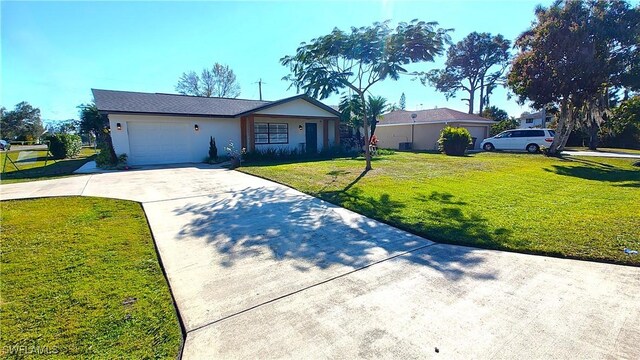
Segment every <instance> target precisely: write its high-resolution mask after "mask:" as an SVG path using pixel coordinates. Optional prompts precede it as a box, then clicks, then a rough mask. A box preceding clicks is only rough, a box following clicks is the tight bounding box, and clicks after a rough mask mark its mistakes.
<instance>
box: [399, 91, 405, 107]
mask: <svg viewBox="0 0 640 360" xmlns="http://www.w3.org/2000/svg"><path fill="white" fill-rule="evenodd" d="M398 106H399V107H400V109H401V110H405V109H406V108H407V97H406V96H405V95H404V93H402V95H400V102H399V103H398Z"/></svg>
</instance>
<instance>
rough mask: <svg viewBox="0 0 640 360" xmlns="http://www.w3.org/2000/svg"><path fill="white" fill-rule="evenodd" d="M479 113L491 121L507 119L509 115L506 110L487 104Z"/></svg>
mask: <svg viewBox="0 0 640 360" xmlns="http://www.w3.org/2000/svg"><path fill="white" fill-rule="evenodd" d="M480 115H482V117H485V118H487V119H491V120H493V121H502V120H508V119H509V115H508V114H507V112H506V111H504V110H502V109H499V108H498V107H496V106H489V107H487V108H485V109H484V110H482V113H481V114H480Z"/></svg>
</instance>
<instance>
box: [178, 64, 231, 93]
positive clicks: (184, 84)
mask: <svg viewBox="0 0 640 360" xmlns="http://www.w3.org/2000/svg"><path fill="white" fill-rule="evenodd" d="M176 91H177V92H179V93H180V94H183V95H193V96H205V97H228V98H237V97H238V96H240V85H239V84H238V82H237V80H236V74H235V73H234V72H233V70H232V69H231V68H230V67H229V66H228V65H222V64H219V63H215V64H214V65H213V66H212V67H211V69H207V68H204V69H202V72H201V73H200V75H198V74H197V73H196V72H195V71H188V72H185V73H182V76H180V79H179V80H178V84H177V85H176Z"/></svg>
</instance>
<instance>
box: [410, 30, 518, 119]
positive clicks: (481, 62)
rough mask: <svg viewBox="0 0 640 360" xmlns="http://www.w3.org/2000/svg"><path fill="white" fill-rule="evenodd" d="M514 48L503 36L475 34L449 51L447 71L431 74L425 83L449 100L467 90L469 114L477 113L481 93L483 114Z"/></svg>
mask: <svg viewBox="0 0 640 360" xmlns="http://www.w3.org/2000/svg"><path fill="white" fill-rule="evenodd" d="M510 45H511V43H510V41H509V40H506V39H505V38H504V37H503V36H502V35H500V34H498V35H496V36H492V35H491V34H489V33H477V32H472V33H471V34H469V35H467V36H466V37H465V38H464V39H463V40H461V41H460V42H458V43H456V44H454V45H452V46H451V47H450V48H449V51H448V52H447V62H446V64H445V68H444V69H438V70H431V71H429V72H427V73H426V74H424V76H423V77H422V79H421V80H422V83H423V84H426V83H427V82H428V83H430V84H431V85H433V86H434V87H435V88H436V90H438V91H440V92H442V93H444V94H445V96H446V98H447V99H449V98H452V97H455V96H456V94H457V93H458V92H459V91H465V92H466V93H468V95H469V98H467V99H464V100H465V101H467V103H468V105H469V114H473V109H474V103H475V97H476V93H477V92H480V94H479V98H480V113H482V111H483V108H484V104H485V102H487V101H488V95H489V94H490V93H491V91H493V89H494V88H495V86H496V83H498V82H499V81H500V80H501V79H502V77H503V74H504V72H505V70H506V68H507V66H508V65H509V47H510Z"/></svg>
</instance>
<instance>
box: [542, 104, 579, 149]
mask: <svg viewBox="0 0 640 360" xmlns="http://www.w3.org/2000/svg"><path fill="white" fill-rule="evenodd" d="M573 120H574V119H573V111H572V110H571V108H570V105H569V101H568V100H567V99H566V98H565V99H562V101H561V103H560V115H559V116H558V127H557V128H556V136H554V138H553V142H552V143H551V146H550V147H549V151H548V154H549V155H554V156H555V155H558V154H560V152H561V151H562V150H564V146H565V145H566V144H567V140H569V135H571V130H572V128H573Z"/></svg>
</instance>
